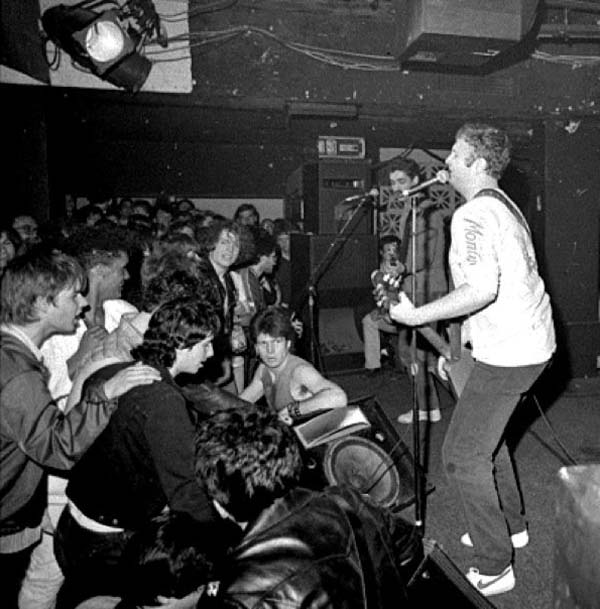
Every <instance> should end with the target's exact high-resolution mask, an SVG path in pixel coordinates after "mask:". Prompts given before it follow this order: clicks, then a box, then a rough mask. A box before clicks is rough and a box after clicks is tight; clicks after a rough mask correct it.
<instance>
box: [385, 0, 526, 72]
mask: <svg viewBox="0 0 600 609" xmlns="http://www.w3.org/2000/svg"><path fill="white" fill-rule="evenodd" d="M396 5H397V10H396V15H397V24H398V29H397V34H396V52H397V55H398V56H399V58H400V61H401V62H402V64H403V65H406V66H421V67H423V66H446V67H452V68H478V67H480V66H484V65H485V64H487V63H489V62H490V61H492V60H493V59H494V58H495V57H496V56H497V55H499V54H500V53H501V52H503V51H505V50H506V49H508V48H510V47H512V46H514V45H515V44H517V43H518V42H519V41H520V40H521V39H522V38H523V37H524V36H525V34H526V33H527V32H528V30H529V29H530V28H531V27H532V26H533V22H534V18H535V9H536V6H537V0H503V1H502V2H498V0H444V1H443V2H440V0H396Z"/></svg>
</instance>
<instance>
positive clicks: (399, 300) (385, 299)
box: [371, 271, 421, 326]
mask: <svg viewBox="0 0 600 609" xmlns="http://www.w3.org/2000/svg"><path fill="white" fill-rule="evenodd" d="M371 281H372V282H373V285H374V286H375V289H374V290H373V294H374V296H375V301H376V302H377V306H378V307H379V308H380V309H382V310H383V311H387V312H388V314H389V316H390V318H391V320H392V321H395V322H398V323H401V324H404V325H406V326H417V325H420V323H421V322H419V321H418V320H417V319H416V318H415V314H414V312H415V310H416V309H415V307H414V305H413V303H412V302H411V301H410V298H409V297H408V296H407V295H406V294H405V293H404V292H402V291H400V284H401V279H400V278H399V277H395V276H392V275H390V274H389V273H383V272H382V271H377V272H374V273H373V274H372V276H371Z"/></svg>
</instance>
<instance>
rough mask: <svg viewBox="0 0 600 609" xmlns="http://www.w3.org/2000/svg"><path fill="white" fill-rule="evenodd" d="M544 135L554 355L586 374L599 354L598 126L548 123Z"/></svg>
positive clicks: (547, 272)
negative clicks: (557, 349)
mask: <svg viewBox="0 0 600 609" xmlns="http://www.w3.org/2000/svg"><path fill="white" fill-rule="evenodd" d="M545 131H546V133H545V135H546V138H545V151H546V154H545V161H546V166H545V175H546V188H545V196H544V199H543V212H542V213H543V221H544V252H545V276H546V280H547V283H548V289H549V291H550V294H551V296H552V299H553V303H554V307H555V316H556V321H557V330H558V334H559V340H560V347H561V349H560V352H559V356H560V361H561V363H563V364H564V366H565V367H566V368H567V373H568V374H569V375H570V376H575V377H583V376H591V375H594V374H596V358H597V356H598V354H599V352H600V321H599V319H598V304H599V291H600V287H599V280H600V270H599V265H600V250H599V246H598V237H599V227H600V200H599V194H598V193H599V192H600V189H599V181H600V177H599V170H600V122H598V121H592V120H582V121H581V122H580V123H578V124H574V123H572V122H570V121H565V120H555V121H548V122H547V123H546V129H545Z"/></svg>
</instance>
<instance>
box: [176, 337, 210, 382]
mask: <svg viewBox="0 0 600 609" xmlns="http://www.w3.org/2000/svg"><path fill="white" fill-rule="evenodd" d="M212 341H213V336H212V335H210V336H207V337H206V338H204V339H202V340H201V341H200V342H199V343H196V344H195V345H194V346H193V347H190V348H189V349H176V350H175V352H176V364H177V369H178V372H187V373H188V374H194V373H196V372H198V370H199V369H200V368H202V366H203V365H204V362H205V361H206V360H207V359H209V358H211V357H212V356H213V355H214V351H213V345H212Z"/></svg>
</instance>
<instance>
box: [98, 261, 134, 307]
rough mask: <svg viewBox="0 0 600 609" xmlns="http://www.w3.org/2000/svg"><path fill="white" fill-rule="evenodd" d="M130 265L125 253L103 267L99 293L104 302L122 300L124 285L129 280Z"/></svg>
mask: <svg viewBox="0 0 600 609" xmlns="http://www.w3.org/2000/svg"><path fill="white" fill-rule="evenodd" d="M128 263H129V256H127V254H125V253H124V252H123V253H121V255H120V256H118V257H116V258H114V259H113V260H111V262H110V263H109V264H103V265H101V271H100V286H99V291H100V293H101V297H102V300H113V299H115V298H121V294H122V292H123V285H124V284H125V282H126V281H127V279H128V278H129V273H128V272H127V268H126V267H127V264H128Z"/></svg>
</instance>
